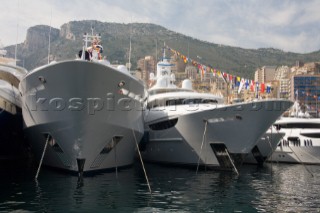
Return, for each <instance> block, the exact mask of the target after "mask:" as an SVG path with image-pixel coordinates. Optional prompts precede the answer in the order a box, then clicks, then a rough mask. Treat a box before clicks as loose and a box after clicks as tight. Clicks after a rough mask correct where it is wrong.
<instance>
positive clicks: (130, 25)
mask: <svg viewBox="0 0 320 213" xmlns="http://www.w3.org/2000/svg"><path fill="white" fill-rule="evenodd" d="M131 38H132V16H131V23H130V39H129V40H130V42H129V73H130V71H131Z"/></svg>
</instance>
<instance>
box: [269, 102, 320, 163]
mask: <svg viewBox="0 0 320 213" xmlns="http://www.w3.org/2000/svg"><path fill="white" fill-rule="evenodd" d="M292 109H293V113H292V114H291V115H292V117H281V118H280V119H279V120H278V121H276V122H275V124H274V126H275V127H276V128H277V129H278V131H279V132H282V133H284V134H285V136H284V137H283V139H282V140H281V141H280V143H279V146H278V147H277V149H276V150H275V151H274V152H273V154H272V155H271V156H270V158H269V159H268V161H271V162H278V163H298V164H300V163H301V164H318V165H319V164H320V119H319V118H312V117H311V116H310V115H309V114H308V113H307V112H304V113H302V111H301V109H300V106H299V104H298V102H295V105H294V107H293V108H292Z"/></svg>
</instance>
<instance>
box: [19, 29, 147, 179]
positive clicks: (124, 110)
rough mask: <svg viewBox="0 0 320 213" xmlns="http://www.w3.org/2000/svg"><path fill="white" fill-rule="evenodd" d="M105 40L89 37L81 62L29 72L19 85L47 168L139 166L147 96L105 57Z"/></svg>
mask: <svg viewBox="0 0 320 213" xmlns="http://www.w3.org/2000/svg"><path fill="white" fill-rule="evenodd" d="M102 50H103V47H102V46H101V44H100V36H99V35H88V34H85V35H84V46H83V47H82V51H80V52H79V57H80V58H78V59H75V60H66V61H61V62H51V63H50V64H48V65H45V66H42V67H39V68H36V69H34V70H32V71H31V72H29V73H28V74H27V75H26V76H25V77H24V78H23V79H22V80H21V83H20V86H19V89H20V92H21V96H22V113H23V119H24V124H25V129H24V130H25V133H26V135H27V139H28V141H29V142H30V143H31V145H32V148H33V151H34V153H35V155H36V157H37V159H39V160H40V163H41V159H42V156H43V164H45V165H47V166H50V167H55V168H59V169H63V170H68V171H73V172H79V173H82V172H91V171H97V170H103V169H114V168H118V167H123V166H128V165H131V164H132V163H133V160H134V154H135V151H136V143H138V142H139V141H140V138H141V137H142V135H143V119H142V109H141V106H142V103H143V102H144V101H145V95H146V91H145V89H144V85H143V83H142V82H141V81H139V80H138V79H136V78H135V77H133V76H132V75H130V73H129V72H128V70H127V69H126V67H124V66H123V65H120V66H118V67H115V66H113V65H111V64H110V62H108V61H107V60H105V59H103V58H102V56H101V53H102Z"/></svg>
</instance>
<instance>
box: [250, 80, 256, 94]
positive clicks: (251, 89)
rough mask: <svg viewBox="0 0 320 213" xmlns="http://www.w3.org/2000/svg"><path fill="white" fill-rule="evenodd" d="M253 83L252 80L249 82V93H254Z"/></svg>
mask: <svg viewBox="0 0 320 213" xmlns="http://www.w3.org/2000/svg"><path fill="white" fill-rule="evenodd" d="M254 85H255V84H254V81H253V80H251V83H250V91H251V92H254Z"/></svg>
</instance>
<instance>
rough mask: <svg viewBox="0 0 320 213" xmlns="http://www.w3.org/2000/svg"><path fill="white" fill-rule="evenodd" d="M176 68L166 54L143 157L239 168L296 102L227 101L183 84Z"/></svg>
mask: <svg viewBox="0 0 320 213" xmlns="http://www.w3.org/2000/svg"><path fill="white" fill-rule="evenodd" d="M172 66H173V65H172V64H171V63H170V61H169V59H167V58H166V57H165V53H164V56H163V59H162V61H160V62H159V63H158V64H157V74H156V77H155V79H156V83H155V85H154V86H153V87H152V88H151V89H149V98H148V104H147V110H146V112H145V131H146V132H145V137H144V140H143V142H141V144H140V145H141V146H140V149H141V153H142V156H143V159H144V160H146V161H149V162H157V163H166V164H171V165H172V164H179V165H187V166H206V167H219V168H222V169H230V170H236V168H237V167H238V165H241V164H242V162H243V159H244V157H245V156H246V155H247V154H248V153H250V152H251V150H252V149H253V147H254V146H255V145H256V144H257V141H258V139H259V138H260V137H261V136H262V135H263V134H264V133H265V132H266V130H267V129H268V128H269V127H270V126H271V124H273V123H274V121H275V120H276V119H277V118H278V117H279V116H280V115H281V114H282V113H283V112H284V111H285V110H286V109H287V108H289V107H290V106H291V104H292V102H290V101H286V100H270V101H257V102H251V103H239V104H234V105H225V104H223V98H222V97H220V96H217V95H213V94H205V93H197V92H195V91H193V90H192V84H191V81H190V80H184V81H183V83H182V88H178V87H177V86H176V85H174V81H175V77H174V74H173V73H171V67H172ZM151 78H154V76H151Z"/></svg>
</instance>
